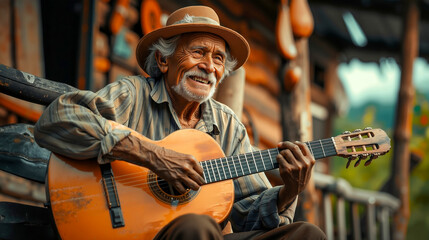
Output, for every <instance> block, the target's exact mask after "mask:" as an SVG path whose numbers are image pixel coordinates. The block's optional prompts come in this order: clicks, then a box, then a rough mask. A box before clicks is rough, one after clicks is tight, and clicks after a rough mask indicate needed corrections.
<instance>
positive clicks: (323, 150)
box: [319, 140, 326, 157]
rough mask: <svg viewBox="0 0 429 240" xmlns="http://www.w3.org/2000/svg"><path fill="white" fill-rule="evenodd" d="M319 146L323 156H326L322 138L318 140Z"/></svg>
mask: <svg viewBox="0 0 429 240" xmlns="http://www.w3.org/2000/svg"><path fill="white" fill-rule="evenodd" d="M319 142H320V146H321V147H322V152H323V157H326V154H325V149H324V148H323V144H322V140H319Z"/></svg>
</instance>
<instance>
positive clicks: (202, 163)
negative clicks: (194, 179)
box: [200, 161, 207, 182]
mask: <svg viewBox="0 0 429 240" xmlns="http://www.w3.org/2000/svg"><path fill="white" fill-rule="evenodd" d="M204 163H205V161H203V162H200V165H201V167H202V168H203V178H204V181H205V182H207V177H206V168H205V167H204Z"/></svg>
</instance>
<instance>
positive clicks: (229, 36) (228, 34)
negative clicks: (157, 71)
mask: <svg viewBox="0 0 429 240" xmlns="http://www.w3.org/2000/svg"><path fill="white" fill-rule="evenodd" d="M191 32H205V33H212V34H216V35H218V36H219V37H221V38H223V39H224V40H225V42H226V43H227V44H228V46H229V49H230V52H231V55H232V57H233V58H234V59H236V60H237V65H236V66H235V67H234V70H236V69H237V68H239V67H241V66H242V65H243V64H244V63H245V62H246V61H247V58H248V57H249V54H250V47H249V43H248V42H247V41H246V39H245V38H244V37H243V36H241V35H240V34H239V33H237V32H236V31H234V30H232V29H229V28H226V27H223V26H217V25H211V24H199V23H182V24H175V25H170V26H166V27H163V28H159V29H156V30H154V31H152V32H150V33H148V34H146V35H144V36H143V37H142V38H141V39H140V40H139V43H138V45H137V48H136V57H137V62H138V64H139V66H140V67H141V68H142V69H143V70H144V65H145V62H146V58H147V57H148V55H149V48H150V47H151V46H152V44H153V43H154V42H155V41H157V40H158V39H159V38H165V39H167V38H170V37H173V36H176V35H179V34H182V33H191Z"/></svg>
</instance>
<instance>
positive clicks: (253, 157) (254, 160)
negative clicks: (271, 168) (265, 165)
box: [251, 152, 259, 172]
mask: <svg viewBox="0 0 429 240" xmlns="http://www.w3.org/2000/svg"><path fill="white" fill-rule="evenodd" d="M251 154H252V159H253V162H254V163H255V167H256V172H259V170H258V164H256V159H255V155H253V152H251Z"/></svg>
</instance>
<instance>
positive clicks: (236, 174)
mask: <svg viewBox="0 0 429 240" xmlns="http://www.w3.org/2000/svg"><path fill="white" fill-rule="evenodd" d="M232 164H234V169H235V176H236V177H238V172H237V167H236V166H235V160H234V156H232Z"/></svg>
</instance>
